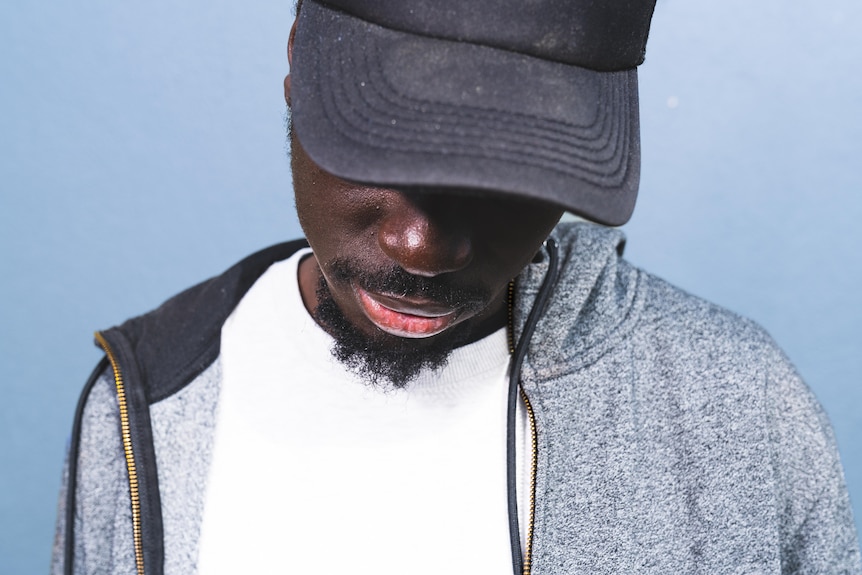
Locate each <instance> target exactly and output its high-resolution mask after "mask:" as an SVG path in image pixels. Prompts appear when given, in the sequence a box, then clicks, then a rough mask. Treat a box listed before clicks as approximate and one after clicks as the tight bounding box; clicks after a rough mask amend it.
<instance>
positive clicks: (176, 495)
mask: <svg viewBox="0 0 862 575" xmlns="http://www.w3.org/2000/svg"><path fill="white" fill-rule="evenodd" d="M221 377H222V371H221V361H219V360H217V361H216V362H215V363H214V364H213V365H211V366H210V367H209V368H207V369H206V370H205V371H204V372H203V373H202V374H201V375H200V376H199V377H198V378H197V379H195V380H194V381H193V382H192V383H191V384H189V385H188V386H186V387H185V388H184V389H183V390H182V391H180V392H179V393H177V394H176V395H174V396H173V397H170V398H167V399H163V400H162V401H160V402H158V403H156V404H155V405H153V406H152V407H151V408H150V413H151V414H152V417H153V440H154V443H155V446H156V464H157V466H158V469H159V485H160V491H161V497H162V521H163V522H164V529H165V574H166V575H170V574H173V573H176V574H178V575H179V574H181V573H194V572H196V571H197V559H198V541H199V539H200V527H201V526H200V523H201V522H200V518H201V517H202V515H203V509H204V496H205V495H206V479H207V473H206V470H207V469H209V464H210V458H211V456H212V446H213V437H214V433H213V430H214V429H215V422H216V406H217V402H216V401H215V399H216V398H217V397H218V395H219V389H220V385H221Z"/></svg>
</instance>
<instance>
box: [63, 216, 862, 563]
mask: <svg viewBox="0 0 862 575" xmlns="http://www.w3.org/2000/svg"><path fill="white" fill-rule="evenodd" d="M552 237H553V238H555V240H556V242H557V244H559V246H560V248H559V253H558V254H556V253H554V254H548V253H545V254H544V255H543V256H542V257H539V258H537V260H536V261H534V262H533V263H532V264H530V265H529V266H528V267H527V268H526V269H525V270H524V271H523V272H522V274H521V275H520V276H519V278H518V280H517V284H516V295H515V309H514V318H515V332H516V335H517V336H519V337H520V336H521V335H523V331H524V326H525V324H527V323H528V321H527V316H528V314H529V312H530V310H531V309H532V308H533V307H534V300H535V299H536V298H537V296H538V295H539V293H540V289H541V286H542V285H543V282H544V281H545V279H546V278H548V281H549V282H550V283H547V284H545V287H546V292H547V294H548V296H549V299H547V304H546V306H543V308H542V311H541V316H540V317H538V322H537V324H536V325H535V329H534V330H528V331H531V332H532V333H528V334H527V335H526V336H525V337H526V338H528V339H526V340H525V343H526V348H525V352H526V353H525V355H524V358H523V365H522V367H521V371H520V381H521V384H522V386H523V389H524V391H525V392H526V394H527V396H528V398H529V401H530V404H531V406H532V408H533V412H534V421H535V427H536V433H537V447H538V450H537V454H536V473H535V483H534V485H535V507H534V510H533V520H534V528H533V540H532V555H531V559H532V562H531V565H530V567H531V569H532V573H534V574H536V575H543V574H552V573H553V574H563V573H585V574H591V575H597V574H612V573H613V574H615V573H656V574H658V573H668V574H678V573H709V574H716V573H763V574H766V573H776V574H777V573H788V574H789V573H830V574H832V573H835V574H838V573H853V574H860V573H862V567H860V557H859V547H858V541H857V539H856V534H855V530H854V526H853V518H852V513H851V508H850V503H849V499H848V494H847V490H846V486H845V483H844V478H843V473H842V469H841V462H840V460H839V456H838V451H837V449H836V446H835V439H834V437H833V434H832V430H831V428H830V425H829V422H828V420H827V418H826V415H825V414H824V412H823V410H822V408H821V407H820V405H819V404H818V403H817V400H816V399H815V398H814V396H813V395H812V394H811V392H810V390H809V389H808V388H807V387H806V385H805V383H804V382H803V381H802V380H801V379H800V378H799V375H798V374H797V373H796V371H795V370H794V368H793V366H792V365H791V364H790V362H789V361H788V360H787V358H786V357H785V356H784V354H783V353H782V352H781V350H780V349H778V347H777V346H776V345H775V343H774V342H773V341H772V340H771V339H770V337H769V336H768V335H767V334H766V333H765V332H764V331H763V330H762V329H761V328H760V327H758V326H757V325H755V324H754V323H752V322H751V321H748V320H745V319H743V318H740V317H738V316H736V315H734V314H732V313H730V312H728V311H726V310H723V309H721V308H719V307H716V306H714V305H712V304H709V303H707V302H704V301H702V300H700V299H698V298H695V297H693V296H691V295H689V294H687V293H685V292H683V291H681V290H679V289H677V288H674V287H672V286H670V285H668V284H667V283H665V282H664V281H662V280H660V279H658V278H656V277H654V276H651V275H649V274H647V273H646V272H644V271H642V270H639V269H637V268H635V267H633V266H632V265H631V264H629V263H628V262H626V261H625V260H624V259H622V258H621V252H622V246H623V244H624V238H623V235H622V233H621V232H619V231H617V230H610V229H605V228H601V227H598V226H594V225H591V224H561V225H560V226H558V228H557V229H556V230H555V231H554V233H553V235H552ZM298 247H299V244H298V243H292V244H283V245H281V246H276V247H274V248H270V249H269V250H266V251H264V252H260V253H258V254H255V255H253V256H251V257H249V258H247V259H246V260H244V261H243V262H240V264H237V266H234V267H233V268H231V269H230V270H228V271H227V272H226V273H225V274H223V275H222V276H219V277H218V278H214V279H212V280H209V281H207V282H204V283H203V284H200V285H198V286H195V287H194V288H191V289H190V290H187V291H186V292H183V294H180V295H179V296H177V297H176V298H174V299H172V300H169V301H168V302H166V303H165V304H164V305H163V306H162V307H160V308H159V309H158V310H155V311H154V312H151V313H150V314H147V315H146V316H142V317H140V318H135V319H133V320H129V321H128V322H126V323H125V324H123V325H122V326H120V327H118V328H112V329H111V330H107V331H105V332H103V333H102V334H101V337H102V338H103V339H102V345H103V347H107V349H110V350H111V351H112V353H110V354H109V356H110V359H111V364H110V365H109V362H107V361H103V362H102V363H101V364H100V366H99V367H97V369H96V371H95V372H94V375H93V377H92V378H91V380H90V381H89V382H88V385H87V387H86V389H85V392H84V394H83V395H82V400H81V403H80V406H79V413H78V416H77V417H76V424H75V429H74V432H73V439H72V449H71V451H70V457H69V461H68V463H67V471H66V475H65V478H64V493H63V494H62V495H61V499H60V501H61V505H60V513H59V520H58V527H57V539H56V544H55V551H54V560H53V564H52V572H53V573H55V574H59V573H63V572H64V562H67V561H71V563H70V564H69V566H68V568H67V571H66V572H69V573H72V572H73V573H87V574H96V573H104V574H113V573H135V572H136V570H137V572H138V573H147V574H160V573H166V574H171V575H179V574H182V575H190V574H193V573H195V572H196V561H197V544H198V539H199V534H200V522H201V517H202V513H203V506H204V492H205V486H206V479H207V470H208V466H209V460H210V453H211V448H212V438H213V429H214V427H215V411H216V406H217V402H218V391H219V385H220V379H221V367H220V362H219V357H218V346H219V335H220V329H221V325H222V323H223V322H224V320H225V319H226V318H227V316H228V315H229V314H230V312H231V311H232V309H233V307H234V306H235V305H236V304H237V303H238V302H239V300H240V299H241V298H242V295H243V294H244V293H245V291H246V290H247V289H248V287H250V286H251V285H252V284H253V283H254V280H255V279H256V278H257V277H259V276H260V274H261V273H263V271H264V270H265V269H266V268H267V267H268V266H269V265H271V263H273V261H276V260H279V259H283V258H284V257H287V256H289V255H290V254H291V253H293V251H295V250H296V249H297V248H298ZM556 259H558V260H559V273H558V274H557V273H555V272H554V273H551V275H550V277H549V268H551V267H554V265H553V264H554V260H556ZM118 371H119V373H120V375H121V377H122V381H121V382H120V385H119V386H118V385H117V381H116V380H115V374H116V373H117V372H118ZM118 389H120V390H121V391H122V393H121V394H118V391H117V390H118ZM118 397H119V398H118ZM130 462H131V463H130ZM71 475H74V479H75V481H73V482H72V483H69V481H68V479H69V477H70V476H71ZM130 477H132V479H133V480H132V481H131V482H130V479H129V478H130ZM70 485H71V490H69V486H70ZM130 485H132V486H134V488H133V489H132V490H131V492H134V496H132V495H130ZM72 511H74V513H72ZM72 516H73V517H74V518H73V520H72V521H70V522H69V521H68V519H69V518H71V517H72ZM67 523H68V526H69V529H67ZM70 535H71V537H70ZM67 540H68V541H69V542H70V544H69V545H66V542H67ZM136 549H137V552H136ZM72 567H73V568H72ZM370 569H371V566H369V570H370ZM358 571H360V572H361V571H362V569H361V568H358ZM452 572H456V573H457V572H458V571H457V565H455V566H453V568H452Z"/></svg>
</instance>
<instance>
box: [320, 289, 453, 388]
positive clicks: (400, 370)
mask: <svg viewBox="0 0 862 575" xmlns="http://www.w3.org/2000/svg"><path fill="white" fill-rule="evenodd" d="M314 318H315V320H317V322H318V323H319V324H320V325H321V326H322V327H323V328H324V329H325V330H326V331H327V332H328V333H329V334H330V335H331V336H332V337H333V338H334V339H335V343H334V344H333V346H332V354H333V356H334V357H335V358H336V359H338V361H340V362H341V363H342V364H344V365H345V366H346V367H347V368H348V369H350V371H352V372H354V373H355V374H357V375H358V376H359V377H360V378H361V379H362V380H363V381H366V382H367V383H369V384H370V385H373V386H379V387H393V388H395V389H402V388H404V387H406V386H407V385H408V384H409V383H410V382H411V381H413V380H414V379H416V377H417V376H418V375H419V374H420V373H421V372H422V371H426V370H431V371H433V370H438V369H440V368H442V367H443V366H445V365H446V362H447V361H448V359H449V355H450V354H451V352H452V350H453V349H455V348H457V347H459V346H460V345H462V344H463V343H464V342H465V341H466V340H467V333H466V330H464V329H463V325H461V324H458V325H453V326H448V325H446V326H444V327H443V329H441V330H439V331H437V332H436V333H426V334H424V335H422V336H420V337H417V336H416V335H415V333H414V334H413V335H412V337H405V336H402V335H400V334H398V333H392V332H391V331H389V330H385V331H384V330H379V331H377V333H375V334H373V335H369V334H366V333H364V332H363V331H361V330H360V329H358V328H356V327H355V326H354V325H353V324H352V323H350V321H348V320H347V318H346V317H345V316H344V314H343V313H342V311H341V309H340V308H339V307H338V304H336V303H335V299H334V298H333V297H332V294H331V293H330V291H329V287H328V286H327V285H326V280H325V279H324V278H323V276H321V278H320V285H319V286H318V289H317V309H316V310H315V313H314ZM393 331H396V332H397V330H393ZM408 331H409V330H408Z"/></svg>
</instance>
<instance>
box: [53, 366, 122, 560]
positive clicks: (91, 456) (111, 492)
mask: <svg viewBox="0 0 862 575" xmlns="http://www.w3.org/2000/svg"><path fill="white" fill-rule="evenodd" d="M64 485H65V481H64ZM64 495H65V493H63V494H61V499H60V501H61V505H60V513H59V515H58V517H59V521H58V523H59V525H58V529H57V537H56V540H55V543H54V557H53V560H52V561H51V572H52V574H53V575H61V574H62V572H63V566H62V557H63V534H64V531H63V528H64V525H63V524H64V505H63V502H64V501H65V497H64ZM77 497H78V499H77V505H76V507H77V510H76V512H75V532H76V533H78V534H79V536H78V537H77V538H76V539H75V573H86V574H87V575H114V574H116V573H134V572H135V553H134V547H133V541H132V528H131V525H132V511H131V499H130V496H129V490H128V473H127V471H126V460H125V458H124V457H123V444H122V440H121V438H120V416H119V408H118V406H117V394H116V391H115V387H114V380H113V376H112V375H111V374H110V373H105V374H103V375H102V376H101V377H100V378H99V381H98V382H96V384H95V385H94V386H93V390H92V392H91V393H90V400H89V401H88V402H87V406H86V408H85V410H84V419H83V425H82V428H81V448H80V456H79V459H78V492H77Z"/></svg>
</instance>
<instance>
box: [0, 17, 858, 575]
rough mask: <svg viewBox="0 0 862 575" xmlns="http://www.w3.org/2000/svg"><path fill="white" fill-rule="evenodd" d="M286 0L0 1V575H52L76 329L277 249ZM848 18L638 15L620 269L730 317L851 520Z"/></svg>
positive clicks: (852, 111) (85, 368)
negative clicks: (796, 394)
mask: <svg viewBox="0 0 862 575" xmlns="http://www.w3.org/2000/svg"><path fill="white" fill-rule="evenodd" d="M291 4H292V3H291V2H288V1H286V0H283V1H282V2H278V3H274V2H257V3H254V5H253V6H254V10H248V9H243V7H242V4H240V3H236V2H226V1H224V0H209V1H206V2H204V1H203V0H186V1H184V2H182V3H173V2H167V1H166V0H152V1H150V2H147V3H141V2H138V3H130V2H122V3H121V2H114V1H109V0H91V1H89V2H85V3H75V4H72V3H69V2H60V1H58V0H45V1H43V2H39V3H32V2H30V3H23V2H4V3H3V4H2V6H0V104H2V106H0V202H2V203H0V269H2V280H0V296H2V297H0V301H2V307H0V310H2V316H0V385H2V390H3V401H2V402H0V573H2V574H12V573H39V572H45V571H47V568H48V562H49V554H50V545H51V538H52V536H53V523H54V514H55V509H56V493H57V489H58V487H59V479H60V472H61V465H62V459H63V453H64V449H65V444H66V440H67V437H68V431H69V428H70V425H71V419H72V412H73V409H74V405H75V402H76V399H77V395H78V391H79V390H80V388H81V386H82V385H83V383H84V381H85V379H86V377H87V375H88V374H89V371H90V369H91V368H92V366H93V365H94V364H95V363H96V361H97V360H98V358H99V353H98V352H97V350H96V349H95V348H94V347H93V346H92V345H91V340H92V332H93V330H94V329H97V328H103V327H107V326H110V325H113V324H115V323H117V322H119V321H121V320H123V319H124V318H126V317H128V316H130V315H134V314H137V313H140V312H142V311H144V310H147V309H149V308H151V307H153V306H155V305H157V304H158V303H160V302H161V301H162V300H164V299H165V298H167V297H168V296H170V295H171V294H173V293H174V292H176V291H178V290H180V289H182V288H184V287H187V286H188V285H190V284H192V283H194V282H196V281H198V280H200V279H202V278H205V277H208V276H210V275H213V274H215V273H218V272H219V271H221V270H222V269H223V268H225V267H227V266H228V265H229V264H230V263H232V262H233V261H234V260H236V259H238V258H240V257H242V256H243V255H245V254H247V253H249V252H251V251H252V250H255V249H258V248H260V247H262V246H265V245H268V244H270V243H273V242H277V241H280V240H283V239H288V238H292V237H295V236H297V235H299V227H298V224H297V222H296V217H295V214H294V212H293V200H292V197H291V182H290V175H289V170H288V163H287V160H286V157H285V137H284V111H285V110H284V103H283V100H282V88H281V80H282V77H283V76H284V74H285V72H286V70H287V64H286V58H285V43H286V38H287V33H288V30H289V27H290V24H291V20H292V7H291ZM860 12H862V5H860V3H859V2H856V1H855V0H817V1H815V0H795V1H793V2H788V1H787V0H762V1H758V2H751V1H748V0H660V1H659V4H658V6H657V9H656V14H655V17H654V20H653V28H652V33H651V39H650V42H649V46H648V54H647V63H646V64H645V65H644V66H643V67H642V68H641V75H640V79H641V114H642V136H643V176H642V184H641V196H640V200H639V204H638V208H637V210H636V212H635V216H634V218H633V219H632V221H631V223H629V224H628V225H627V226H626V227H625V229H626V230H627V233H628V236H629V244H628V251H627V255H628V257H629V258H630V259H631V260H633V261H634V262H636V263H637V264H639V265H642V266H643V267H645V268H647V269H649V270H651V271H653V272H654V273H657V274H659V275H661V276H663V277H665V278H667V279H669V280H671V281H672V282H674V283H676V284H678V285H681V286H682V287H684V288H686V289H688V290H689V291H692V292H694V293H697V294H699V295H702V296H704V297H706V298H708V299H711V300H713V301H716V302H718V303H720V304H722V305H724V306H726V307H728V308H730V309H733V310H735V311H737V312H740V313H742V314H744V315H747V316H750V317H752V318H754V319H755V320H757V321H759V322H760V323H762V324H763V325H765V326H766V327H767V329H768V330H769V331H770V332H771V333H772V335H773V336H774V337H775V338H776V339H777V340H778V342H779V343H780V344H781V345H782V346H783V347H784V348H785V349H786V350H787V352H788V353H789V355H790V356H791V358H793V360H794V361H795V363H796V364H797V366H798V368H799V370H800V371H801V372H802V374H803V376H804V377H805V378H806V380H807V381H808V382H809V384H810V385H811V386H812V387H813V388H814V390H815V392H816V393H817V395H818V396H819V397H820V399H821V401H822V402H823V403H824V405H825V406H826V409H827V411H828V412H829V413H830V415H831V417H832V421H833V423H834V426H835V429H836V432H837V436H838V441H839V445H840V448H841V450H842V453H843V457H844V462H845V467H846V473H847V479H848V482H849V484H850V491H851V497H852V498H853V500H854V504H855V512H856V516H857V524H859V518H860V517H862V449H860V446H859V444H860V442H862V416H860V404H862V389H860V386H859V385H858V384H859V383H860V381H859V380H860V373H862V353H860V352H862V330H860V329H859V326H860V323H862V306H860V305H859V302H858V296H857V293H858V291H859V286H860V284H862V266H860V256H859V248H860V247H862V241H860V240H862V231H860V228H859V223H860V222H862V197H860V194H859V192H860V182H862V179H860V176H859V171H858V168H857V166H858V165H859V162H858V160H857V158H856V155H857V154H858V152H859V150H860V146H859V142H860V141H862V113H860V104H862V101H860V100H862V79H860V78H862V75H860V74H859V73H858V67H859V64H860V62H862V45H860V40H859V38H860V32H862V30H860V24H859V23H860V22H862V13H860Z"/></svg>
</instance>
